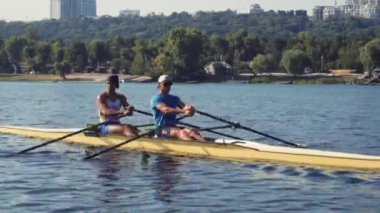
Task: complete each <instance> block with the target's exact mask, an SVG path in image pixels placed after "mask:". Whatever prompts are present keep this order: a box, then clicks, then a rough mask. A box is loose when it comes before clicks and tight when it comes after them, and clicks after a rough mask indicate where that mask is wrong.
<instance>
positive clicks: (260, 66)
mask: <svg viewBox="0 0 380 213" xmlns="http://www.w3.org/2000/svg"><path fill="white" fill-rule="evenodd" d="M275 64H276V59H275V58H274V56H273V55H272V54H267V55H263V54H258V55H257V56H256V57H255V58H254V59H253V61H252V62H251V68H252V70H253V71H254V72H255V73H263V72H274V71H275V69H276V68H277V66H276V65H275Z"/></svg>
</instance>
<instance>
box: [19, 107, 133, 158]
mask: <svg viewBox="0 0 380 213" xmlns="http://www.w3.org/2000/svg"><path fill="white" fill-rule="evenodd" d="M125 116H127V115H126V114H123V115H119V116H117V117H116V119H120V118H122V117H125ZM107 122H108V121H104V122H101V123H98V124H94V125H91V126H89V127H87V128H84V129H81V130H78V131H76V132H72V133H70V134H67V135H64V136H62V137H59V138H55V139H52V140H49V141H46V142H45V143H42V144H39V145H37V146H33V147H30V148H28V149H24V150H22V151H19V152H17V153H16V154H23V153H26V152H29V151H32V150H34V149H37V148H40V147H43V146H46V145H48V144H51V143H54V142H57V141H60V140H63V139H65V138H68V137H71V136H73V135H76V134H79V133H81V132H84V131H86V130H89V129H92V128H94V127H98V126H100V125H103V124H106V123H107Z"/></svg>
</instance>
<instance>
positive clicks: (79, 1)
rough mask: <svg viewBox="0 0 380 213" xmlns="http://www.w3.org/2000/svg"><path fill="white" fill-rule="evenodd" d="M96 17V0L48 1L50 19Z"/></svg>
mask: <svg viewBox="0 0 380 213" xmlns="http://www.w3.org/2000/svg"><path fill="white" fill-rule="evenodd" d="M80 16H86V17H96V0H50V18H52V19H71V18H78V17H80Z"/></svg>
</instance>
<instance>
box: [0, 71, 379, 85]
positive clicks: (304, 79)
mask: <svg viewBox="0 0 380 213" xmlns="http://www.w3.org/2000/svg"><path fill="white" fill-rule="evenodd" d="M108 76H109V74H100V73H73V74H68V75H66V79H65V80H62V78H61V77H60V76H58V75H48V74H38V75H29V74H0V81H37V82H58V81H72V82H75V81H87V82H104V81H106V79H107V77H108ZM119 77H120V80H121V81H122V82H135V83H145V82H152V81H153V79H152V78H151V77H149V76H139V75H126V74H119ZM197 82H198V81H197ZM202 82H205V83H207V82H218V83H225V82H227V83H245V84H246V83H249V84H365V82H366V80H359V79H357V78H356V77H355V76H339V77H338V76H256V77H254V78H246V77H236V78H234V79H233V80H231V78H230V77H229V78H215V77H210V78H208V79H206V80H204V81H202ZM379 83H380V82H375V83H374V85H379Z"/></svg>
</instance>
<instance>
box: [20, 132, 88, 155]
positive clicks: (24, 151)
mask: <svg viewBox="0 0 380 213" xmlns="http://www.w3.org/2000/svg"><path fill="white" fill-rule="evenodd" d="M85 130H87V129H81V130H79V131H76V132H73V133H70V134H68V135H65V136H62V137H59V138H56V139H53V140H50V141H46V142H45V143H42V144H39V145H37V146H33V147H30V148H28V149H24V150H22V151H19V152H17V153H16V154H24V153H26V152H29V151H32V150H34V149H37V148H40V147H43V146H46V145H48V144H51V143H54V142H56V141H60V140H63V139H65V138H68V137H71V136H73V135H76V134H79V133H81V132H83V131H85Z"/></svg>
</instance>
